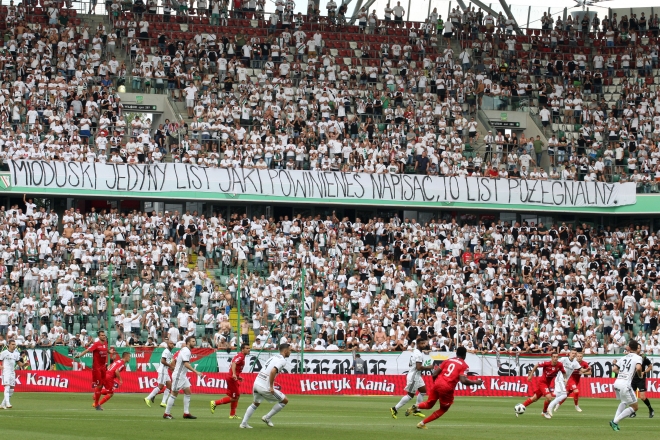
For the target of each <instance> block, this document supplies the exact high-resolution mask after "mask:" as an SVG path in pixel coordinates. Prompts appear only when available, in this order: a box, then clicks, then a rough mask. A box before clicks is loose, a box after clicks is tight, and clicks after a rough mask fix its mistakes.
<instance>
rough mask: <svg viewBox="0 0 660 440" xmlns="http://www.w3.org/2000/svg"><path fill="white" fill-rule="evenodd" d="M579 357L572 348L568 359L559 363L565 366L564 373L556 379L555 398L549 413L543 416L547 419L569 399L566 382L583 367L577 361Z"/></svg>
mask: <svg viewBox="0 0 660 440" xmlns="http://www.w3.org/2000/svg"><path fill="white" fill-rule="evenodd" d="M576 356H577V351H576V350H575V349H574V348H572V349H571V351H570V353H569V354H568V357H563V358H561V359H559V362H561V363H562V365H563V366H564V371H565V372H564V373H561V372H560V373H559V374H557V377H555V398H554V400H553V401H552V402H550V405H548V411H547V412H546V413H545V414H543V416H544V417H545V418H546V419H551V418H552V412H553V411H554V410H555V409H556V408H558V407H559V405H560V404H561V403H562V402H563V401H564V400H566V397H568V392H567V391H566V382H567V381H568V379H569V378H570V377H571V374H573V371H575V370H580V369H581V368H582V367H581V366H580V363H579V362H578V361H577V360H576V359H575V358H576Z"/></svg>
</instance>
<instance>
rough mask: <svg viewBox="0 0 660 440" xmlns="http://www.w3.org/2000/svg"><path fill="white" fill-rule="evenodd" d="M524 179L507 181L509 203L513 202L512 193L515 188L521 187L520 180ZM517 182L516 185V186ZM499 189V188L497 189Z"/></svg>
mask: <svg viewBox="0 0 660 440" xmlns="http://www.w3.org/2000/svg"><path fill="white" fill-rule="evenodd" d="M521 180H522V179H507V182H508V183H509V203H511V194H513V189H514V188H520V182H521ZM514 184H515V186H514ZM496 191H497V189H496Z"/></svg>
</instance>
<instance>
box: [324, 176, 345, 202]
mask: <svg viewBox="0 0 660 440" xmlns="http://www.w3.org/2000/svg"><path fill="white" fill-rule="evenodd" d="M328 175H330V176H332V177H333V179H334V180H335V182H334V183H331V182H330V179H329V178H328ZM323 179H324V182H325V191H324V192H325V196H326V197H328V198H332V199H336V198H337V197H339V184H338V183H337V175H336V174H335V173H333V172H330V173H327V172H326V173H323ZM339 180H341V179H339ZM333 186H334V187H335V188H334V189H333V188H332V187H333Z"/></svg>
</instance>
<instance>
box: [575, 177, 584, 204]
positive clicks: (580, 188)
mask: <svg viewBox="0 0 660 440" xmlns="http://www.w3.org/2000/svg"><path fill="white" fill-rule="evenodd" d="M580 196H581V197H582V204H584V205H586V204H587V197H586V196H585V194H584V182H577V191H576V193H575V200H576V201H577V200H579V199H580ZM573 204H574V203H573Z"/></svg>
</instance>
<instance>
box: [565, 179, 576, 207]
mask: <svg viewBox="0 0 660 440" xmlns="http://www.w3.org/2000/svg"><path fill="white" fill-rule="evenodd" d="M574 183H575V182H564V200H566V201H568V200H570V201H571V205H575V185H574Z"/></svg>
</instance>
